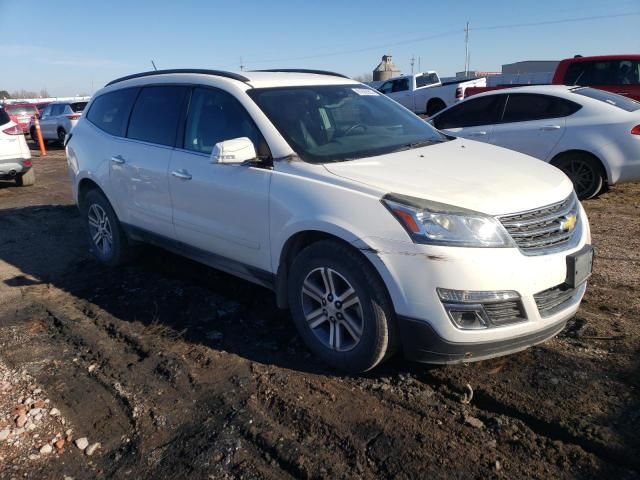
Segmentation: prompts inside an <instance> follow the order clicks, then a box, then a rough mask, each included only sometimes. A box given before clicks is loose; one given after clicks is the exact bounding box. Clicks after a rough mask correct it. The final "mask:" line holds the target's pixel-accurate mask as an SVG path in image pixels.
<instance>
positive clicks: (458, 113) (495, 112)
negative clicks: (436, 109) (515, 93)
mask: <svg viewBox="0 0 640 480" xmlns="http://www.w3.org/2000/svg"><path fill="white" fill-rule="evenodd" d="M505 97H506V95H488V96H486V97H479V98H473V99H471V100H465V101H464V102H462V103H459V104H458V105H456V106H455V107H452V108H450V109H449V110H446V111H445V112H442V113H441V114H440V115H437V116H436V117H435V119H434V121H433V124H434V126H435V127H436V128H438V129H440V130H443V129H446V128H462V127H476V126H479V125H491V124H494V123H498V121H499V119H500V115H501V113H502V109H501V106H502V105H503V102H504V98H505Z"/></svg>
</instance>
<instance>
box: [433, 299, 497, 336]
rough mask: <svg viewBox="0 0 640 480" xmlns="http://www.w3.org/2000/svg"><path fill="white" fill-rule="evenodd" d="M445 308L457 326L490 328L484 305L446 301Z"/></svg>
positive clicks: (471, 328) (463, 327)
mask: <svg viewBox="0 0 640 480" xmlns="http://www.w3.org/2000/svg"><path fill="white" fill-rule="evenodd" d="M444 309H445V310H446V311H447V314H448V315H449V318H450V319H451V321H452V322H453V323H454V324H455V326H456V327H458V328H461V329H463V330H482V329H483V328H489V321H488V319H487V315H486V313H485V311H484V308H483V306H482V305H473V304H470V305H460V304H450V303H445V304H444Z"/></svg>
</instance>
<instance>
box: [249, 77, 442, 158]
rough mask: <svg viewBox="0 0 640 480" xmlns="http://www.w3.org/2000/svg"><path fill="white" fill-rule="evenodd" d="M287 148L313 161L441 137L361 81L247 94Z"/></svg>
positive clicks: (380, 152)
mask: <svg viewBox="0 0 640 480" xmlns="http://www.w3.org/2000/svg"><path fill="white" fill-rule="evenodd" d="M247 93H248V94H249V95H250V96H251V98H252V99H253V100H254V101H255V102H256V103H257V104H258V106H259V107H260V108H261V109H262V111H263V112H264V113H265V114H266V115H267V117H269V119H270V120H271V122H272V123H273V124H274V125H275V127H276V128H277V129H278V131H279V132H280V133H281V134H282V136H283V137H284V138H285V140H286V141H287V142H288V143H289V145H291V148H293V150H295V152H296V153H297V154H298V155H299V156H300V157H301V158H302V159H303V160H305V161H308V162H312V163H326V162H340V161H344V160H352V159H356V158H362V157H369V156H373V155H383V154H385V153H391V152H396V151H399V150H406V149H409V148H415V147H419V146H424V145H429V144H432V143H439V142H443V141H446V140H447V138H446V137H445V136H444V135H442V134H441V133H439V132H438V131H436V130H435V129H434V128H433V127H431V125H429V124H427V123H426V122H425V121H424V120H422V119H420V118H419V117H417V116H416V115H414V114H413V113H411V112H410V111H408V110H406V109H405V108H403V107H401V106H400V105H399V104H397V103H396V102H395V101H393V100H391V99H389V98H387V97H386V96H385V95H381V94H380V93H378V92H377V91H375V90H373V89H371V88H369V87H366V86H364V85H357V84H354V85H321V86H305V87H282V88H256V89H252V90H249V91H248V92H247Z"/></svg>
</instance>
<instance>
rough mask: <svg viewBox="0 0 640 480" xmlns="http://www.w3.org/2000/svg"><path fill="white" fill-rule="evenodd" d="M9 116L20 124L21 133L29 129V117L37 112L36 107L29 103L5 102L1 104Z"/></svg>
mask: <svg viewBox="0 0 640 480" xmlns="http://www.w3.org/2000/svg"><path fill="white" fill-rule="evenodd" d="M3 108H4V111H5V112H7V114H9V118H11V120H13V121H14V122H16V123H17V124H18V125H20V128H21V129H22V132H23V133H27V132H28V131H29V122H30V121H31V117H33V116H34V115H35V114H36V113H38V109H37V108H36V106H35V105H33V104H31V103H7V104H5V105H4V106H3Z"/></svg>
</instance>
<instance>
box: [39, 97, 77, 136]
mask: <svg viewBox="0 0 640 480" xmlns="http://www.w3.org/2000/svg"><path fill="white" fill-rule="evenodd" d="M86 106H87V102H84V101H82V102H53V103H50V104H49V105H47V106H46V107H45V108H44V110H43V111H42V115H41V116H40V130H41V132H42V138H43V140H44V141H45V142H46V141H48V140H54V141H58V142H59V143H61V144H62V143H64V137H65V136H66V135H67V133H69V132H70V131H71V129H72V128H73V127H74V126H75V125H76V123H78V120H79V119H80V116H81V115H82V111H83V110H84V107H86ZM29 134H30V135H31V138H34V139H35V138H36V126H35V122H34V120H33V119H32V120H31V123H30V124H29Z"/></svg>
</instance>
